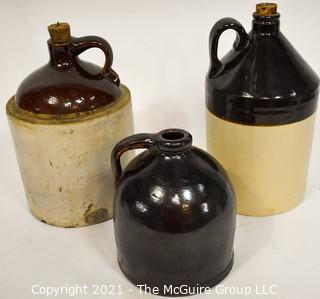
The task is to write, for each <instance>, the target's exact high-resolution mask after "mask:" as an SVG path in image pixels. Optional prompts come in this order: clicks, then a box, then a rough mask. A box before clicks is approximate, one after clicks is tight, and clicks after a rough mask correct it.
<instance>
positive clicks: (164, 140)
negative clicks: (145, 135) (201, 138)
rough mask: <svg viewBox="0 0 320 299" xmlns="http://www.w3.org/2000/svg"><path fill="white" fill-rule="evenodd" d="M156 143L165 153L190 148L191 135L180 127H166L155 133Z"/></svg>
mask: <svg viewBox="0 0 320 299" xmlns="http://www.w3.org/2000/svg"><path fill="white" fill-rule="evenodd" d="M155 139H156V144H157V147H158V149H159V150H160V151H162V152H166V153H178V152H183V151H186V150H188V149H190V148H191V146H192V136H191V134H190V133H189V132H187V131H185V130H181V129H166V130H163V131H160V132H159V133H158V134H156V138H155Z"/></svg>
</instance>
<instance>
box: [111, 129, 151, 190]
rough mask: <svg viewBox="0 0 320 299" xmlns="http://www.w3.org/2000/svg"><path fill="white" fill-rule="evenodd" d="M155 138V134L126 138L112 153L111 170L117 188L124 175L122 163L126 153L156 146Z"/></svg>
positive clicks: (142, 134)
mask: <svg viewBox="0 0 320 299" xmlns="http://www.w3.org/2000/svg"><path fill="white" fill-rule="evenodd" d="M153 137H154V134H147V133H141V134H135V135H132V136H129V137H126V138H124V139H123V140H121V141H120V142H119V143H118V144H116V146H115V147H114V148H113V150H112V153H111V169H112V173H113V176H114V181H115V185H116V186H118V184H119V182H120V179H121V175H122V167H121V161H120V158H121V156H122V154H124V153H125V152H126V151H129V150H134V149H142V148H146V149H149V148H150V147H152V146H153V145H154V140H153Z"/></svg>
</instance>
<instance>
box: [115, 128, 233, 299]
mask: <svg viewBox="0 0 320 299" xmlns="http://www.w3.org/2000/svg"><path fill="white" fill-rule="evenodd" d="M140 148H146V149H147V150H145V151H143V152H142V153H140V154H139V155H138V156H137V157H135V158H134V159H133V160H132V161H131V162H129V164H128V166H127V167H126V168H125V169H124V170H123V171H122V168H121V164H120V157H121V155H122V154H123V153H125V152H126V151H128V150H132V149H140ZM111 162H112V163H111V164H112V169H113V173H114V176H115V185H116V194H115V201H114V231H115V239H116V245H117V256H118V263H119V266H120V268H121V270H122V272H123V273H124V275H125V276H126V277H127V278H128V279H129V280H130V281H131V282H133V283H134V284H135V285H138V286H140V287H142V288H144V289H145V290H148V291H151V292H153V293H155V294H162V295H168V296H179V295H186V294H188V295H191V294H195V293H198V292H201V291H203V290H204V288H205V287H207V288H209V287H212V286H214V285H215V284H217V283H218V282H219V281H221V280H222V279H223V278H224V277H225V276H226V275H227V274H228V273H229V271H230V270H231V267H232V264H233V240H234V233H235V220H236V219H235V201H234V194H233V189H232V186H231V184H230V182H229V179H228V176H227V174H226V172H225V171H224V169H223V167H222V166H221V165H220V164H219V163H218V162H217V161H216V160H215V159H214V158H213V157H211V156H210V155H208V154H207V153H206V152H205V151H203V150H201V149H199V148H197V147H194V146H192V136H191V135H190V134H189V133H188V132H186V131H184V130H180V129H167V130H163V131H161V132H159V133H157V134H137V135H133V136H130V137H127V138H125V139H124V140H122V141H121V142H120V143H118V144H117V145H116V146H115V148H114V149H113V152H112V157H111ZM150 288H151V289H150Z"/></svg>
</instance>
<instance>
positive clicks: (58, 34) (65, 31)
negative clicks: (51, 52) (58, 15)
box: [48, 22, 71, 45]
mask: <svg viewBox="0 0 320 299" xmlns="http://www.w3.org/2000/svg"><path fill="white" fill-rule="evenodd" d="M48 31H49V34H50V37H51V42H52V43H53V44H59V45H63V44H68V43H69V42H70V40H71V33H70V26H69V24H68V23H59V22H57V23H55V24H51V25H49V26H48Z"/></svg>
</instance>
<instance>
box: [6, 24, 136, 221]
mask: <svg viewBox="0 0 320 299" xmlns="http://www.w3.org/2000/svg"><path fill="white" fill-rule="evenodd" d="M49 32H50V35H51V39H49V40H48V47H49V54H50V59H49V62H48V63H47V64H46V65H44V66H42V67H41V68H39V69H38V70H36V71H35V72H33V73H32V74H31V75H29V76H28V77H27V78H26V79H25V80H24V81H23V82H22V83H21V85H20V86H19V88H18V90H17V92H16V95H15V96H13V97H12V98H11V99H10V100H9V101H8V104H7V115H8V119H9V123H10V127H11V132H12V136H13V140H14V143H15V148H16V154H17V158H18V162H19V166H20V171H21V175H22V180H23V183H24V187H25V192H26V196H27V198H28V203H29V208H30V210H31V212H32V214H33V215H34V216H36V217H37V218H38V219H40V220H41V221H43V222H45V223H48V224H52V225H56V226H63V227H76V226H84V225H90V224H95V223H99V222H102V221H105V220H108V219H110V218H111V217H112V201H113V184H112V181H113V180H112V174H111V169H110V163H109V156H110V154H111V150H112V148H113V146H114V145H115V144H116V143H117V142H118V141H119V140H120V139H122V138H123V137H125V136H127V135H129V134H131V133H132V132H133V119H132V111H131V98H130V92H129V90H128V88H127V87H126V86H124V85H123V84H120V79H119V77H118V75H117V74H116V73H115V72H114V71H113V70H112V69H111V65H112V60H113V55H112V49H111V47H110V45H109V44H108V42H107V41H106V40H104V39H102V38H100V37H96V36H86V37H81V38H75V37H72V36H71V34H70V28H69V25H68V24H67V23H57V24H54V25H50V26H49ZM90 48H99V49H101V50H102V51H103V53H104V54H105V64H104V66H103V67H102V68H101V67H99V66H97V65H94V64H92V63H89V62H86V61H83V60H81V59H80V58H79V55H80V54H81V53H83V52H84V51H85V50H87V49H90Z"/></svg>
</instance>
